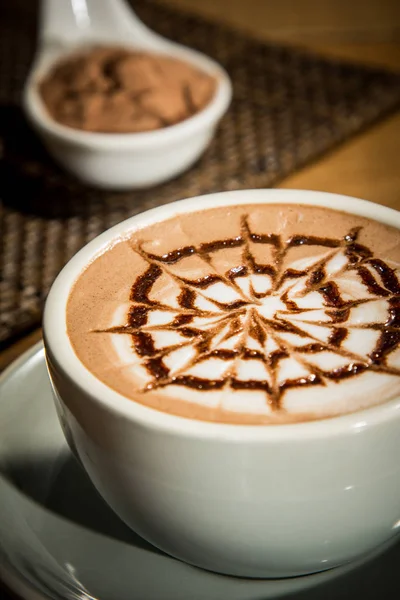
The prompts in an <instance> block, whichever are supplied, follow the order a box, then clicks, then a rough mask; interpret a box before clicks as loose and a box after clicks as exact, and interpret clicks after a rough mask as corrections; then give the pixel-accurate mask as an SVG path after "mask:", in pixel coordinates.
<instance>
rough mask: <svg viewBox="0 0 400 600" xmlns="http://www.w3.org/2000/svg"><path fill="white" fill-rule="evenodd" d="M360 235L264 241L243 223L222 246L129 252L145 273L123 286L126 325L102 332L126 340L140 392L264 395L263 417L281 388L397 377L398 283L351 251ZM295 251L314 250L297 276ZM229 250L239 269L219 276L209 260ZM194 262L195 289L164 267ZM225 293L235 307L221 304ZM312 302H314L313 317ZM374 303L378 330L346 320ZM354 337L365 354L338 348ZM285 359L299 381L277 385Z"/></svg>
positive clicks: (275, 405)
mask: <svg viewBox="0 0 400 600" xmlns="http://www.w3.org/2000/svg"><path fill="white" fill-rule="evenodd" d="M359 232H360V228H355V229H352V230H351V231H349V232H348V234H347V235H345V236H344V237H343V239H332V238H328V237H316V236H309V235H308V236H304V235H294V236H292V237H290V238H289V239H282V237H281V236H280V235H276V234H273V233H267V234H265V233H254V232H253V231H251V229H250V227H249V224H248V218H247V217H246V216H244V217H243V218H242V222H241V230H240V233H239V234H238V235H237V236H236V237H233V238H230V239H225V240H215V241H213V242H207V243H204V244H201V245H199V246H196V247H195V246H185V247H181V248H177V249H175V250H172V251H171V252H168V253H167V254H164V255H162V256H158V255H156V254H151V253H149V252H146V251H145V250H144V248H143V246H144V244H143V243H138V244H136V245H132V249H133V250H134V252H136V253H138V254H139V255H140V256H141V257H142V258H143V259H145V261H146V262H147V265H148V266H147V269H146V270H145V272H143V273H142V274H141V275H140V276H139V277H137V279H136V281H135V282H134V283H133V285H132V288H131V294H130V302H131V306H130V310H129V314H128V316H127V323H126V324H125V325H121V326H117V327H112V328H110V329H107V330H106V331H107V332H109V333H113V334H121V335H129V336H131V339H132V351H133V352H134V353H135V354H136V356H137V357H139V359H140V361H141V363H142V365H143V366H144V367H145V368H146V370H147V373H148V375H149V379H150V381H149V383H148V384H147V385H146V387H145V390H144V391H149V390H155V389H158V388H165V387H167V386H171V385H175V386H185V387H188V388H193V389H195V390H197V391H199V392H201V391H208V390H219V389H226V388H230V389H231V390H258V391H262V392H263V393H264V394H265V398H266V401H267V402H268V403H269V404H270V406H271V408H272V409H274V410H278V409H280V408H283V407H284V394H285V391H286V390H288V389H290V388H302V387H304V386H316V385H318V386H324V385H326V384H327V382H329V381H333V382H340V381H341V380H344V379H347V378H349V377H355V376H357V375H359V374H361V373H364V372H366V371H372V372H377V373H386V374H390V375H394V376H400V368H399V366H398V362H396V365H393V364H390V361H389V359H390V356H391V355H392V353H393V352H394V351H395V350H396V349H398V348H399V347H400V282H399V277H398V273H396V270H395V269H393V268H391V267H390V265H389V264H387V263H386V262H384V261H383V260H381V259H379V258H376V257H375V256H373V253H372V252H371V251H370V249H369V248H367V247H366V246H364V245H361V244H360V243H358V241H357V239H358V237H359ZM300 246H304V247H315V256H314V258H312V259H308V260H307V261H306V265H307V266H306V267H303V268H299V267H298V266H297V267H296V264H297V265H298V264H300V263H301V262H302V261H301V260H300V261H299V260H297V261H296V262H294V263H290V260H288V255H289V253H290V251H291V249H294V248H296V247H297V248H298V247H300ZM231 248H239V249H240V252H241V261H240V264H237V265H234V266H232V268H230V269H229V270H228V271H226V272H224V273H221V272H219V271H218V269H217V268H216V267H215V265H214V264H213V261H214V259H215V257H216V256H217V255H218V252H220V251H223V250H225V249H231ZM255 248H257V250H258V251H257V253H256V252H255ZM260 249H261V250H263V252H262V253H263V254H264V255H265V258H268V260H267V261H265V262H260V260H259V259H258V260H257V259H256V257H255V255H257V256H258V257H260V251H259V250H260ZM193 256H196V257H200V259H201V261H202V264H203V265H204V269H205V274H204V275H203V276H201V277H199V278H198V279H187V278H185V277H183V276H182V275H180V274H179V273H178V272H177V269H176V268H173V267H175V266H176V265H178V264H179V263H180V261H183V260H184V259H190V257H193ZM271 257H272V259H271ZM335 260H336V263H335V264H336V266H335V267H333V266H332V265H333V261H335ZM287 263H289V264H291V266H288V265H287ZM302 264H303V265H304V264H305V261H304V260H303V262H302ZM255 276H262V277H263V279H262V281H264V288H265V289H263V290H261V291H260V286H257V285H256V284H255V279H254V277H255ZM346 277H347V278H348V277H351V278H353V279H352V281H353V285H358V288H357V289H358V290H360V289H361V294H360V295H361V297H358V298H357V299H352V298H351V297H349V295H348V294H346V292H345V291H344V286H343V282H345V281H346ZM162 278H169V279H170V280H172V281H173V282H174V284H177V285H178V289H179V293H178V295H177V297H176V298H175V300H174V302H166V303H163V302H161V301H160V300H156V299H154V297H152V292H153V290H154V287H155V286H156V284H157V283H159V282H160V281H161V279H162ZM354 278H355V279H354ZM246 281H247V284H246V285H245V282H246ZM354 282H355V283H354ZM216 285H219V286H220V288H219V289H220V292H221V293H219V294H214V296H213V294H212V293H210V292H212V290H213V288H214V287H215V286H216ZM221 286H222V287H221ZM227 291H228V292H230V297H233V298H234V299H233V300H230V301H222V298H223V294H224V293H225V292H227ZM315 293H317V295H318V296H317V297H318V299H319V301H320V302H319V306H318V302H317V307H315ZM313 295H314V304H313V302H312V297H313ZM346 296H347V297H346ZM217 298H218V299H217ZM201 300H203V303H202V302H201ZM204 300H206V304H205V305H204ZM308 300H310V301H309V302H308ZM376 302H379V303H382V302H384V303H385V306H384V310H385V313H386V319H385V320H384V322H372V323H371V322H368V323H364V322H362V321H360V320H357V319H354V318H353V319H351V315H352V311H354V309H357V307H359V306H362V305H366V304H370V303H376ZM156 313H157V315H160V314H162V313H164V315H165V317H166V320H167V323H165V322H163V323H161V324H157V323H156V324H152V322H151V321H152V319H151V317H152V316H154V315H155V314H156ZM358 329H367V330H370V331H371V332H376V340H375V341H374V343H373V347H372V350H370V351H369V352H366V353H365V354H360V353H359V352H353V351H352V350H350V349H349V347H348V346H346V340H348V338H349V335H350V334H351V333H352V331H353V330H358ZM160 332H175V333H177V334H179V341H177V342H176V343H173V344H171V343H169V344H167V345H163V344H159V343H156V337H157V334H159V333H160ZM184 347H190V348H191V349H192V350H193V352H192V353H191V354H190V353H189V356H188V357H186V359H185V361H184V364H183V365H182V364H181V365H180V367H179V368H171V361H170V362H169V361H168V358H169V357H172V355H173V354H174V353H176V352H177V351H178V350H180V349H182V348H184ZM321 353H324V355H326V353H329V356H331V358H332V356H336V357H338V358H339V359H340V361H341V364H340V366H337V367H335V368H330V369H325V368H323V367H322V366H321V365H320V364H316V363H318V361H316V360H313V359H315V358H318V355H321ZM288 357H291V358H294V359H295V360H296V362H297V364H298V365H300V367H301V369H302V371H303V373H302V374H301V375H300V376H298V377H295V378H285V377H284V378H282V377H281V376H280V370H281V368H282V364H283V361H284V360H285V359H287V358H288ZM215 360H217V361H223V362H224V367H223V369H222V375H218V376H215V377H213V375H212V371H213V365H215V362H213V361H215ZM205 361H211V362H210V368H209V371H210V377H203V376H201V377H200V376H197V375H195V374H193V373H191V371H192V370H193V367H195V366H196V365H199V364H201V363H204V362H205ZM242 361H244V362H245V363H246V361H256V364H257V363H258V366H260V365H262V369H261V372H264V373H265V376H261V377H260V378H252V379H246V378H244V377H242V376H241V375H240V373H239V370H240V369H239V364H240V363H241V362H242ZM340 361H339V362H340ZM168 364H169V365H170V366H168ZM218 364H219V363H218ZM253 364H254V363H253ZM258 372H260V370H259V371H258Z"/></svg>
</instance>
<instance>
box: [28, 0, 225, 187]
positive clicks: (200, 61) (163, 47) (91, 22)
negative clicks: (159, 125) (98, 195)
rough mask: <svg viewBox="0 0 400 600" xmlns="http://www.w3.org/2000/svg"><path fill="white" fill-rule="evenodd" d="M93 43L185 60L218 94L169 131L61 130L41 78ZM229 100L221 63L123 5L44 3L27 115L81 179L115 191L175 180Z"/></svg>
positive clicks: (109, 0) (67, 0)
mask: <svg viewBox="0 0 400 600" xmlns="http://www.w3.org/2000/svg"><path fill="white" fill-rule="evenodd" d="M94 44H102V45H104V44H109V45H116V44H117V45H122V46H126V47H131V48H139V49H143V50H148V51H152V52H156V53H159V54H168V55H169V56H174V57H177V58H180V59H182V60H184V61H186V62H188V63H191V64H193V65H194V66H196V67H198V68H200V69H201V70H203V71H205V72H206V73H209V74H210V75H213V76H215V77H216V79H217V82H218V83H217V90H216V93H215V95H214V97H213V99H212V100H211V102H210V103H209V104H208V105H207V106H206V107H205V108H204V109H203V110H201V111H200V112H199V113H197V114H195V115H194V116H192V117H190V118H188V119H186V120H185V121H182V122H181V123H178V124H176V125H172V126H170V127H166V128H165V129H159V130H155V131H149V132H143V133H126V134H114V133H110V134H106V133H92V132H87V131H80V130H77V129H72V128H69V127H66V126H64V125H61V124H59V123H57V122H56V121H54V120H53V119H52V118H51V117H50V116H49V115H48V113H47V111H46V109H45V107H44V105H43V103H42V101H41V98H40V95H39V93H38V86H37V84H38V81H39V80H40V79H41V78H42V77H43V75H44V74H45V72H46V71H47V70H48V69H49V67H50V66H51V65H52V64H53V63H54V62H55V61H57V60H58V59H59V58H60V57H61V56H65V55H67V54H70V53H72V52H74V51H76V49H77V48H81V47H84V46H89V45H94ZM231 95H232V89H231V82H230V79H229V77H228V75H227V74H226V72H225V71H224V69H223V68H222V67H221V66H220V65H219V64H218V63H216V62H215V61H213V60H211V59H210V58H208V57H207V56H205V55H204V54H201V53H200V52H196V51H195V50H191V49H189V48H187V47H185V46H182V45H180V44H177V43H175V42H172V41H169V40H166V39H165V38H163V37H161V36H160V35H158V34H156V33H154V32H153V31H151V30H150V29H148V28H147V27H146V26H145V25H144V24H143V23H142V22H141V21H140V20H139V19H138V17H137V16H136V15H135V13H134V12H133V11H132V10H131V9H130V8H129V7H128V6H127V5H126V3H125V2H124V1H123V0H42V13H41V22H40V30H39V47H38V51H37V55H36V57H35V60H34V64H33V67H32V69H31V73H30V75H29V77H28V79H27V82H26V86H25V90H24V97H23V105H24V110H25V113H26V115H27V117H28V119H29V121H30V122H31V124H32V126H33V127H34V129H35V130H36V132H37V133H38V134H39V135H40V137H41V138H42V140H43V142H44V144H45V146H46V147H47V149H48V150H49V152H50V153H51V154H52V155H53V157H54V158H55V159H56V160H57V161H58V162H59V163H60V164H61V165H62V166H63V167H64V168H65V169H66V170H68V171H70V172H71V173H73V174H75V175H76V176H77V177H79V178H80V179H82V180H83V181H85V182H87V183H89V184H92V185H95V186H97V187H102V188H110V189H115V190H116V189H128V188H144V187H148V186H151V185H155V184H158V183H161V182H163V181H167V180H168V179H171V178H172V177H174V176H176V175H178V174H179V173H181V172H182V171H184V170H185V169H187V168H188V167H190V166H191V165H192V164H193V163H194V162H195V161H196V160H197V158H198V157H199V156H200V155H201V154H202V152H203V151H204V150H205V148H206V147H207V146H208V144H209V142H210V140H211V139H212V137H213V135H214V133H215V129H216V127H217V124H218V122H219V120H220V119H221V117H222V116H223V114H224V113H225V111H226V110H227V108H228V105H229V103H230V99H231Z"/></svg>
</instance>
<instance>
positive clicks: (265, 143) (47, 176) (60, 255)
mask: <svg viewBox="0 0 400 600" xmlns="http://www.w3.org/2000/svg"><path fill="white" fill-rule="evenodd" d="M134 6H135V10H136V11H137V12H138V14H139V16H140V17H141V18H142V19H143V20H144V21H145V22H146V23H147V24H148V25H149V26H150V27H151V28H153V29H154V30H156V31H158V32H160V33H161V34H163V35H165V36H167V37H169V38H172V39H174V40H177V41H179V42H182V43H184V44H187V45H189V46H192V47H195V48H198V49H199V50H201V51H203V52H205V53H207V54H209V55H210V56H212V57H214V58H215V59H217V60H218V61H219V62H221V63H222V64H223V65H224V66H225V67H226V69H227V71H228V72H229V74H230V76H231V77H232V80H233V84H234V100H233V103H232V106H231V108H230V111H229V113H228V115H227V116H226V118H225V119H224V121H223V123H222V125H221V127H220V129H219V133H218V135H217V137H216V139H215V140H214V142H213V143H212V145H211V147H210V149H209V150H208V151H207V153H206V155H205V156H204V157H203V158H202V159H201V160H200V162H199V163H198V164H197V165H196V166H195V167H194V168H193V169H191V170H190V171H189V172H188V173H186V174H184V175H183V176H181V177H179V178H177V179H175V180H173V181H171V182H169V183H167V184H163V185H161V186H158V187H156V188H153V189H150V190H146V191H132V192H129V193H109V192H100V191H97V190H92V189H90V188H88V187H86V186H84V185H82V184H80V183H79V182H78V181H76V180H74V179H73V178H72V177H70V176H68V175H66V174H65V173H63V172H62V171H61V170H59V169H58V167H57V166H56V165H54V163H53V162H52V161H51V159H50V158H49V157H48V156H47V154H46V152H45V151H44V150H43V148H42V147H41V145H40V143H39V141H38V140H37V139H36V138H35V136H34V135H33V134H32V133H31V131H30V130H29V128H28V127H27V125H26V124H25V121H24V119H23V116H22V114H21V111H20V108H19V100H20V93H21V89H22V86H23V83H24V79H25V77H26V74H27V72H28V69H29V65H30V62H31V60H32V56H33V52H34V47H35V37H36V35H35V32H36V15H37V5H36V2H34V1H33V0H30V1H29V2H27V1H26V0H14V1H13V2H5V3H3V8H2V9H1V12H2V14H0V152H1V156H0V198H1V209H0V210H1V213H0V238H1V239H0V277H1V280H0V286H1V287H0V342H3V343H4V342H5V341H9V340H10V339H12V337H13V336H15V335H16V334H18V333H21V332H23V331H25V330H26V329H28V328H30V327H32V326H34V325H36V324H38V323H39V322H40V318H41V311H42V307H43V302H44V300H45V298H46V295H47V292H48V290H49V287H50V285H51V283H52V281H53V279H54V278H55V276H56V275H57V273H58V272H59V270H60V269H61V267H62V266H63V265H64V264H65V262H66V261H67V260H68V259H69V258H70V257H71V256H72V255H73V254H74V253H75V252H76V251H77V250H78V249H79V248H81V247H82V246H83V245H84V244H85V243H86V242H88V241H89V240H90V239H92V238H93V237H94V236H96V235H97V234H99V233H100V232H101V231H103V230H104V229H106V228H108V227H110V226H111V225H114V224H115V223H117V222H118V221H121V220H122V219H125V218H127V217H128V216H130V215H133V214H135V213H138V212H140V211H143V210H146V209H148V208H150V207H153V206H156V205H159V204H164V203H167V202H171V201H173V200H176V199H178V198H184V197H187V196H193V195H196V194H203V193H208V192H213V191H217V190H229V189H238V188H242V189H243V188H250V187H269V186H271V185H273V184H275V183H276V182H277V181H278V180H280V179H282V178H283V177H284V176H285V175H287V174H288V173H290V172H291V171H293V170H294V169H298V168H299V167H300V166H302V165H304V164H306V163H307V162H309V161H311V160H313V159H315V158H316V157H318V156H319V155H321V154H322V153H324V152H326V151H327V150H329V149H330V148H332V147H333V146H335V145H337V144H338V143H340V142H342V141H344V140H345V139H346V138H348V137H349V136H351V135H353V134H355V133H357V132H359V131H360V130H362V129H364V128H365V127H367V126H369V125H370V124H371V123H373V122H374V121H376V120H377V119H378V118H380V117H382V116H383V115H385V114H388V113H389V112H390V111H393V110H394V109H396V108H398V107H399V106H400V75H396V74H393V73H389V72H386V71H384V70H378V69H369V68H363V67H360V66H357V65H351V64H343V63H340V62H337V61H333V60H328V59H324V58H320V57H318V56H315V55H313V54H305V53H303V52H301V51H298V50H295V49H291V48H286V47H282V46H278V45H275V44H266V43H263V42H259V41H256V40H253V39H251V38H249V37H247V36H246V35H243V34H242V33H240V32H238V31H236V30H233V29H229V28H227V27H223V26H221V25H220V24H218V23H214V22H209V21H206V20H204V19H202V18H200V17H197V16H192V15H190V14H185V13H183V12H179V11H177V10H173V9H170V8H167V7H165V6H163V5H160V4H157V3H156V2H153V1H150V0H134Z"/></svg>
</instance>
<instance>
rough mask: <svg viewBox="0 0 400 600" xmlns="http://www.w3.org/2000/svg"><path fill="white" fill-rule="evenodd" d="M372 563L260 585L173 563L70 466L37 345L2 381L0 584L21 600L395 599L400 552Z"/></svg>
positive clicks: (395, 549)
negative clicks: (112, 508)
mask: <svg viewBox="0 0 400 600" xmlns="http://www.w3.org/2000/svg"><path fill="white" fill-rule="evenodd" d="M375 554H379V556H375V558H371V557H370V558H369V560H368V561H366V560H365V561H363V562H359V563H357V564H356V565H355V564H353V565H351V566H346V567H341V568H339V569H334V570H332V571H328V572H325V573H320V574H317V575H310V576H307V577H298V578H293V579H281V580H264V581H263V580H248V579H236V578H233V577H225V576H222V575H217V574H214V573H209V572H206V571H202V570H200V569H197V568H195V567H191V566H189V565H186V564H184V563H182V562H180V561H178V560H175V559H173V558H170V557H169V556H166V555H165V554H163V553H161V552H160V551H159V550H156V549H155V548H153V547H152V546H150V545H149V544H148V543H147V542H145V541H143V540H142V539H141V538H139V537H138V536H137V535H135V534H134V533H133V532H132V531H130V530H129V529H128V528H127V527H126V526H125V525H124V524H123V523H122V522H121V521H120V520H119V519H118V517H116V516H115V515H114V513H113V512H112V511H111V510H110V509H109V508H108V506H107V505H106V504H105V503H104V502H103V500H102V499H101V498H100V496H99V495H98V494H97V492H96V491H95V490H94V488H93V486H92V485H91V483H90V481H89V480H88V478H87V477H86V475H85V473H84V472H83V471H82V469H81V467H80V466H79V465H78V464H77V463H76V462H75V460H74V459H73V457H72V456H71V454H70V452H69V450H68V448H67V446H66V443H65V441H64V438H63V435H62V433H61V430H60V427H59V424H58V420H57V416H56V413H55V409H54V407H53V402H52V397H51V390H50V383H49V380H48V377H47V372H46V366H45V362H44V353H43V347H42V344H41V343H40V344H37V345H36V346H34V347H33V348H32V349H31V350H30V351H29V352H27V353H26V354H24V355H23V356H22V357H21V358H20V359H19V360H18V361H17V362H16V363H14V365H12V366H11V367H10V368H9V369H8V370H7V371H6V372H5V373H4V374H3V376H2V377H1V379H0V577H1V579H2V580H3V581H4V582H6V584H7V585H8V586H9V587H10V588H11V589H12V590H14V591H15V592H16V593H17V594H19V595H20V596H22V597H23V598H26V599H28V600H33V599H34V600H43V599H44V598H55V599H59V600H61V599H67V598H68V599H72V598H74V599H80V600H84V599H91V598H94V599H96V598H98V599H101V600H114V599H115V600H125V599H126V600H135V599H139V600H154V599H159V600H166V599H168V600H169V599H170V600H267V599H269V598H278V597H279V598H282V597H289V596H290V598H291V600H305V599H307V600H316V599H320V598H323V599H324V600H329V599H332V600H333V599H336V598H341V599H347V598H348V599H350V598H352V599H353V598H362V599H365V600H367V599H369V598H371V599H372V598H373V599H376V598H385V599H387V598H392V597H393V598H396V597H397V595H396V594H395V590H396V589H398V585H399V578H398V574H399V566H400V544H399V543H397V544H396V545H395V546H392V547H391V548H389V549H387V550H385V551H382V549H381V550H380V552H378V553H375ZM392 590H393V595H392Z"/></svg>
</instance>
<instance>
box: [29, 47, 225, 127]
mask: <svg viewBox="0 0 400 600" xmlns="http://www.w3.org/2000/svg"><path fill="white" fill-rule="evenodd" d="M215 88H216V79H215V78H214V77H211V76H210V75H208V74H206V73H204V72H202V71H200V70H198V69H196V68H195V67H193V66H192V65H190V64H188V63H185V62H183V61H181V60H178V59H176V58H172V57H169V56H163V55H157V54H150V53H145V52H139V51H133V50H129V49H126V48H112V47H101V48H93V49H91V50H88V51H86V52H82V53H80V54H75V55H73V56H70V57H68V58H65V59H64V60H62V61H60V62H58V63H57V64H56V65H55V66H54V67H53V68H52V69H51V70H50V72H49V73H48V74H47V75H46V77H44V79H43V80H42V81H41V82H40V84H39V91H40V94H41V97H42V100H43V102H44V104H45V106H46V108H47V110H48V112H49V114H50V115H51V116H52V117H53V119H55V120H56V121H58V122H59V123H61V124H63V125H66V126H68V127H72V128H74V129H81V130H84V131H94V132H103V133H134V132H143V131H151V130H155V129H161V128H164V127H168V126H169V125H173V124H175V123H179V122H180V121H183V120H185V119H187V118H188V117H190V116H192V115H194V114H195V113H197V112H199V111H200V110H202V109H203V108H204V107H205V106H206V105H207V104H208V103H209V102H210V100H211V98H212V97H213V95H214V93H215Z"/></svg>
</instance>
